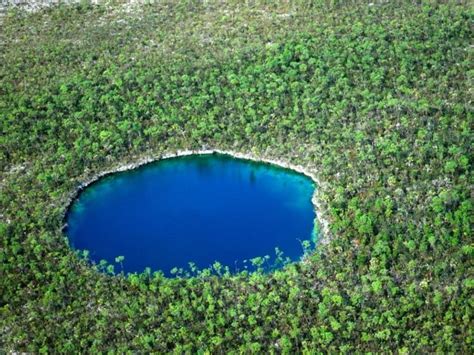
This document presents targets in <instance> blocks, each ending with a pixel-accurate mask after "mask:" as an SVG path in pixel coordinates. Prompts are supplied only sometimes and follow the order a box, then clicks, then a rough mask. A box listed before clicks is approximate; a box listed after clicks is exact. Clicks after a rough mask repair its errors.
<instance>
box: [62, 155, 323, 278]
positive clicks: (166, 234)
mask: <svg viewBox="0 0 474 355" xmlns="http://www.w3.org/2000/svg"><path fill="white" fill-rule="evenodd" d="M313 192H314V184H313V182H312V180H311V179H309V178H308V177H306V176H304V175H302V174H299V173H296V172H294V171H292V170H288V169H283V168H280V167H277V166H273V165H269V164H264V163H255V162H251V161H248V160H242V159H235V158H232V157H230V156H227V155H217V154H213V155H192V156H187V157H179V158H173V159H165V160H162V161H158V162H155V163H152V164H147V165H145V166H142V167H140V168H137V169H135V170H131V171H127V172H123V173H116V174H112V175H109V176H107V177H105V178H102V179H100V180H99V181H98V182H96V183H94V184H92V185H91V186H89V187H87V188H86V189H85V190H84V191H83V192H82V193H81V194H80V195H79V197H78V198H77V199H76V200H75V201H74V203H73V204H72V206H71V208H70V210H69V213H68V215H67V222H68V228H67V234H68V236H69V239H70V242H71V244H72V246H73V248H75V249H80V250H82V249H86V250H88V251H89V258H90V259H91V260H92V261H94V262H96V263H98V262H100V260H101V259H104V260H106V261H108V262H109V263H114V260H115V258H116V257H117V256H124V258H125V259H124V261H123V271H125V272H142V271H143V270H144V269H145V268H146V267H150V268H151V269H152V271H157V270H161V271H163V272H164V274H165V275H167V276H170V275H171V274H170V270H171V269H172V268H174V267H178V268H189V265H188V263H189V262H194V263H195V264H196V266H197V267H199V268H205V267H209V266H210V265H212V264H213V263H214V262H215V261H219V262H220V263H221V264H223V265H227V266H229V267H230V269H231V271H233V272H235V271H239V270H243V269H245V267H246V265H249V262H248V261H247V262H245V260H249V259H252V258H255V257H263V256H265V255H269V256H270V257H272V258H274V256H275V248H276V247H278V248H279V249H280V250H281V251H282V252H283V253H284V256H286V257H288V258H290V259H291V260H293V261H295V260H298V259H299V258H300V257H301V255H302V254H303V247H302V244H301V242H302V241H303V240H312V239H313V238H314V236H313V235H312V233H313V222H314V217H315V215H314V209H313V205H312V203H311V197H312V195H313ZM269 263H271V260H269ZM116 271H120V266H117V267H116Z"/></svg>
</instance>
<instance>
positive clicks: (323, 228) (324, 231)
mask: <svg viewBox="0 0 474 355" xmlns="http://www.w3.org/2000/svg"><path fill="white" fill-rule="evenodd" d="M212 154H222V155H228V156H231V157H233V158H237V159H243V160H250V161H253V162H263V163H267V164H272V165H275V166H278V167H281V168H285V169H290V170H293V171H296V172H298V173H300V174H303V175H305V176H307V177H309V178H310V179H311V180H313V181H314V182H315V183H316V185H317V186H316V189H315V190H314V193H313V196H312V198H311V203H312V204H313V206H314V212H315V222H316V223H317V229H318V238H317V241H316V242H315V244H316V245H318V244H323V245H325V244H327V243H328V242H329V239H330V232H329V222H328V221H327V219H326V218H324V216H323V215H322V214H324V209H323V208H322V204H321V201H320V200H319V197H318V196H317V195H318V192H319V190H320V188H321V186H322V185H321V183H320V181H319V178H318V177H317V176H316V175H315V174H314V173H313V172H312V171H310V170H309V169H307V168H305V167H304V166H302V165H295V164H291V163H289V162H287V161H285V160H281V159H272V158H267V157H265V156H264V157H262V156H257V155H255V154H252V153H239V152H235V151H231V150H223V149H218V148H215V149H197V150H176V151H174V152H168V153H164V154H162V155H157V156H147V157H145V158H141V159H138V160H137V161H136V162H134V163H128V164H122V165H119V166H118V167H116V168H113V169H110V170H105V171H103V172H101V173H98V174H95V175H94V176H92V177H91V178H90V179H87V180H86V181H84V182H82V183H81V184H80V185H79V187H78V188H77V189H76V190H75V191H73V192H72V193H70V194H69V196H68V197H67V198H66V201H65V204H64V205H65V208H64V212H63V214H62V220H63V222H64V223H63V225H62V227H61V232H62V233H63V234H64V230H65V229H66V227H67V223H66V222H65V218H66V216H67V213H68V210H69V207H70V206H71V204H72V203H73V202H74V200H75V199H76V198H77V197H78V196H79V194H80V193H81V192H82V191H83V190H84V189H85V188H86V187H88V186H89V185H91V184H93V183H94V182H96V181H97V180H99V179H101V178H103V177H105V176H108V175H111V174H114V173H118V172H124V171H128V170H133V169H136V168H139V167H141V166H143V165H146V164H150V163H153V162H157V161H160V160H165V159H172V158H178V157H183V156H189V155H212ZM315 227H316V226H315Z"/></svg>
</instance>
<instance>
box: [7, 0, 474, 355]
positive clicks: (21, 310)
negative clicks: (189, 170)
mask: <svg viewBox="0 0 474 355" xmlns="http://www.w3.org/2000/svg"><path fill="white" fill-rule="evenodd" d="M473 20H474V11H473V7H472V6H471V4H469V2H466V3H465V4H463V3H462V2H459V1H457V2H454V1H453V2H446V3H437V2H434V1H429V2H424V1H410V2H402V1H394V2H386V1H378V0H374V1H372V2H370V3H369V2H362V1H361V2H353V1H351V2H344V1H332V2H330V1H301V2H288V1H281V2H274V1H264V0H262V1H260V0H255V1H249V2H247V3H244V2H241V1H237V0H235V1H231V0H229V1H197V0H188V1H170V2H161V1H159V2H158V1H157V2H152V1H150V2H148V3H147V2H143V3H127V2H123V1H107V2H104V3H99V4H95V5H93V4H90V3H88V2H81V3H79V4H73V5H64V4H63V5H58V6H53V7H50V8H46V9H43V10H41V11H37V12H32V13H27V12H24V11H20V10H15V9H12V10H10V11H8V12H7V13H6V14H5V16H3V18H1V19H0V21H1V22H0V63H1V64H0V120H1V121H0V125H1V126H0V127H1V135H0V144H1V150H0V166H1V175H0V176H1V183H0V189H1V190H0V209H1V211H0V213H1V214H0V238H1V239H0V349H2V350H5V351H7V352H10V351H18V352H32V353H37V352H59V353H74V352H93V353H94V352H98V351H103V352H106V351H112V352H125V351H132V352H148V351H155V352H158V353H164V352H175V353H182V352H189V353H195V352H197V353H227V352H231V353H232V352H235V353H237V352H245V353H259V352H262V353H267V352H270V353H295V352H298V353H299V352H306V353H313V352H315V351H320V352H382V351H383V352H388V351H393V352H398V353H417V352H441V353H444V352H451V353H469V352H472V350H473V344H472V342H473V329H474V328H473V327H472V321H473V320H472V317H473V315H472V312H473V298H472V295H473V288H474V270H473V259H472V257H473V254H474V243H473V239H472V222H473V200H472V190H473V180H472V132H471V129H472V126H473V75H474V70H473V66H472V63H473V59H474V58H473V54H474V47H473V45H472V39H473V26H472V23H473ZM202 147H211V148H215V149H223V150H231V151H237V152H242V153H247V152H251V153H252V154H254V155H256V156H261V157H266V158H272V159H281V160H284V161H287V162H290V163H293V164H297V165H303V166H305V167H306V168H307V169H308V170H309V171H312V172H314V174H315V175H316V176H317V177H318V180H319V181H320V186H318V192H317V194H318V199H319V201H320V205H321V208H320V210H319V211H316V212H317V213H318V214H320V215H321V216H322V217H324V219H325V220H327V221H328V223H329V230H328V231H327V232H326V234H327V235H325V236H324V237H325V238H327V240H328V241H329V242H328V243H324V244H320V245H319V246H318V247H317V248H316V249H315V250H314V251H313V252H311V253H310V254H309V255H308V256H307V257H306V258H305V261H304V262H300V263H294V264H289V265H287V266H286V267H285V268H283V269H281V270H279V271H276V272H273V273H271V274H265V273H262V272H258V271H257V272H254V273H240V274H231V273H228V272H225V271H223V270H222V268H221V267H220V265H219V264H216V265H214V266H211V267H210V268H209V269H206V270H200V271H195V272H194V273H193V275H192V277H184V276H183V277H176V278H170V279H168V278H165V277H164V276H163V274H162V273H160V272H154V270H146V271H145V272H143V273H141V274H130V275H124V274H123V273H122V272H120V266H119V263H120V259H118V260H117V263H116V264H111V265H107V263H105V262H104V263H100V264H96V265H91V263H89V261H88V255H87V252H75V251H74V250H72V249H71V248H70V247H69V245H68V240H67V238H66V236H65V235H64V233H63V231H62V227H63V223H64V213H65V211H66V209H67V204H68V201H69V199H70V196H71V194H73V193H74V192H75V191H76V190H77V188H78V187H79V186H80V185H81V184H82V183H83V182H84V181H87V180H88V179H90V178H91V177H93V176H94V175H96V174H100V173H101V172H102V171H106V170H111V169H114V168H116V167H118V166H120V165H123V164H126V163H131V162H134V161H138V160H140V159H142V158H144V157H156V158H159V157H160V156H162V155H163V154H167V153H170V152H174V151H177V150H180V149H201V148H202ZM114 269H115V273H114Z"/></svg>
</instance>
